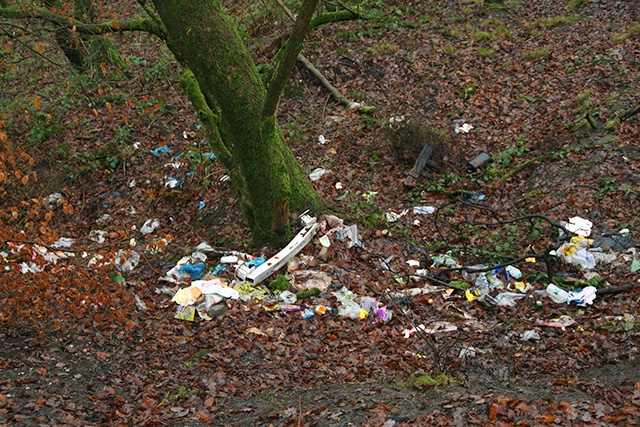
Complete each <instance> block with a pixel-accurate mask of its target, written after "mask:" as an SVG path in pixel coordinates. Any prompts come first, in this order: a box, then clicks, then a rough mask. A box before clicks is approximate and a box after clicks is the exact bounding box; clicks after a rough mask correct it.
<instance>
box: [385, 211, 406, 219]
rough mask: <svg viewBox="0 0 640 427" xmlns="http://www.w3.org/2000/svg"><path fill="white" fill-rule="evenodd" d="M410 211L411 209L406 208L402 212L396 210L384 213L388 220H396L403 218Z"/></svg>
mask: <svg viewBox="0 0 640 427" xmlns="http://www.w3.org/2000/svg"><path fill="white" fill-rule="evenodd" d="M408 213H409V209H405V210H403V211H402V212H400V213H395V212H393V211H392V212H387V213H385V214H384V216H385V218H386V219H387V222H396V221H398V220H399V219H400V218H402V217H403V216H405V215H406V214H408Z"/></svg>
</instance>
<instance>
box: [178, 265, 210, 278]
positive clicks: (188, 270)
mask: <svg viewBox="0 0 640 427" xmlns="http://www.w3.org/2000/svg"><path fill="white" fill-rule="evenodd" d="M204 270H205V265H204V262H198V263H195V264H189V263H186V264H184V265H182V266H181V267H180V269H179V270H178V272H179V273H180V274H183V275H184V274H188V275H189V276H191V279H192V280H196V279H200V278H201V277H203V276H204V273H205V271H204Z"/></svg>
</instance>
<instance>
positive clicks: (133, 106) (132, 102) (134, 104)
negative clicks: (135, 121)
mask: <svg viewBox="0 0 640 427" xmlns="http://www.w3.org/2000/svg"><path fill="white" fill-rule="evenodd" d="M129 105H130V106H131V108H136V101H134V100H133V98H129Z"/></svg>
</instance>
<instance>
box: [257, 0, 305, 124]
mask: <svg viewBox="0 0 640 427" xmlns="http://www.w3.org/2000/svg"><path fill="white" fill-rule="evenodd" d="M317 5H318V0H304V2H303V3H302V6H300V13H298V18H297V19H296V21H295V23H294V24H293V30H292V31H291V34H290V35H289V38H288V39H287V41H286V42H285V44H284V46H283V47H282V49H280V51H278V53H277V54H276V57H275V58H274V61H275V65H276V67H275V70H274V72H273V74H272V75H271V78H270V80H269V81H267V97H266V100H265V104H264V107H263V109H262V117H269V116H273V115H275V113H276V110H277V109H278V104H279V103H280V98H281V97H282V92H283V91H284V87H285V86H286V84H287V81H288V80H289V76H290V75H291V71H292V70H293V67H294V66H295V64H296V60H297V58H298V54H299V53H300V50H302V43H303V42H304V39H305V37H306V36H307V33H308V32H309V22H310V21H311V18H312V17H313V14H314V12H315V9H316V6H317Z"/></svg>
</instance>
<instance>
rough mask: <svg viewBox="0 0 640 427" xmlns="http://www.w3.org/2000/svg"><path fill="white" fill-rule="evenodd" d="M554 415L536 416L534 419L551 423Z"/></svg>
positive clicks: (554, 417) (543, 422)
mask: <svg viewBox="0 0 640 427" xmlns="http://www.w3.org/2000/svg"><path fill="white" fill-rule="evenodd" d="M556 418H557V417H556V416H555V415H545V416H544V417H540V418H536V421H538V422H539V423H542V424H551V423H552V422H554V421H555V420H556Z"/></svg>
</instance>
